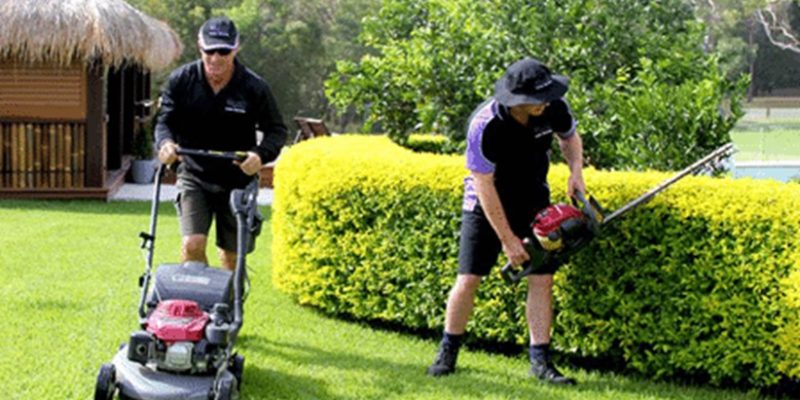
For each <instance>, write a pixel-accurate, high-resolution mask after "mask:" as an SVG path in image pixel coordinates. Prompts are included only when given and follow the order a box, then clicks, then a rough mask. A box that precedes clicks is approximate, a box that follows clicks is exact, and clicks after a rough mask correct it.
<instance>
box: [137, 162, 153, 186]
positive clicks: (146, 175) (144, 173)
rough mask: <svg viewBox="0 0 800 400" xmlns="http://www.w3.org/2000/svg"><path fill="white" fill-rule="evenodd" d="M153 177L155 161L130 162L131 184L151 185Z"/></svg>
mask: <svg viewBox="0 0 800 400" xmlns="http://www.w3.org/2000/svg"><path fill="white" fill-rule="evenodd" d="M155 176H156V163H155V160H133V161H132V162H131V180H133V183H140V184H145V183H153V179H154V178H155Z"/></svg>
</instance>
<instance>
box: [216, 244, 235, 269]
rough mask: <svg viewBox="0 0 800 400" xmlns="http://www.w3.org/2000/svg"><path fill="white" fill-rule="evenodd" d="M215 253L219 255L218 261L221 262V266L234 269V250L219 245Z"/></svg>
mask: <svg viewBox="0 0 800 400" xmlns="http://www.w3.org/2000/svg"><path fill="white" fill-rule="evenodd" d="M217 254H218V255H219V261H220V263H222V266H223V267H225V268H227V269H229V270H234V269H236V252H235V251H228V250H225V249H223V248H221V247H218V248H217Z"/></svg>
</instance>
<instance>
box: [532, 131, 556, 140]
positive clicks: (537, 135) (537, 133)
mask: <svg viewBox="0 0 800 400" xmlns="http://www.w3.org/2000/svg"><path fill="white" fill-rule="evenodd" d="M551 133H553V130H552V129H545V130H543V131H541V132H536V134H535V135H533V137H534V138H535V139H538V138H540V137H542V136H546V135H549V134H551Z"/></svg>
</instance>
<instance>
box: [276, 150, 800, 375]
mask: <svg viewBox="0 0 800 400" xmlns="http://www.w3.org/2000/svg"><path fill="white" fill-rule="evenodd" d="M463 165H464V160H463V158H462V157H461V156H441V155H431V154H416V153H413V152H411V151H409V150H407V149H403V148H401V147H399V146H397V145H395V144H393V143H392V142H391V141H389V139H387V138H385V137H374V136H339V137H334V138H321V139H314V140H311V141H307V142H304V143H301V144H299V145H296V146H293V147H292V148H291V149H290V150H289V151H288V152H286V153H285V154H283V155H282V156H281V161H280V162H279V163H278V166H277V169H276V182H275V187H276V191H275V203H274V211H273V225H272V229H273V233H274V248H273V257H274V259H273V265H274V269H273V274H274V275H273V280H274V282H275V284H276V285H277V286H278V287H279V288H281V289H282V290H283V291H285V292H287V293H290V294H291V295H292V296H294V297H295V298H296V299H297V300H298V301H299V302H300V303H303V304H309V305H313V306H315V307H318V308H320V309H322V310H324V311H326V312H329V313H332V314H338V315H347V316H351V317H356V318H361V319H368V320H384V321H390V322H392V323H397V324H402V325H404V326H408V327H410V328H422V329H440V328H441V326H442V322H443V317H444V307H445V300H446V298H447V294H448V291H449V289H450V287H451V285H452V283H453V280H454V277H455V270H456V268H457V254H458V241H457V238H458V226H459V220H460V206H461V195H462V180H463V178H464V177H465V176H466V174H467V172H466V170H465V169H464V167H463ZM668 176H669V174H663V173H623V172H598V171H594V170H587V171H586V172H585V178H586V182H587V186H588V188H589V190H590V192H591V193H592V194H593V195H594V196H595V197H596V198H598V199H599V200H600V202H601V203H602V204H603V205H605V206H606V208H608V209H610V210H611V209H614V208H616V207H619V206H621V205H622V204H624V203H625V202H627V201H629V200H631V199H633V198H635V197H637V196H638V195H640V194H641V193H643V192H645V191H646V190H647V189H649V188H650V187H652V186H654V185H655V184H657V183H659V182H660V181H662V180H663V179H665V178H666V177H668ZM549 180H550V183H551V189H552V192H553V194H554V199H553V200H554V201H564V200H565V199H564V198H563V193H564V191H565V184H566V180H567V171H566V169H565V168H564V167H563V166H554V167H553V168H552V169H551V172H550V176H549ZM798 234H800V185H796V184H780V183H777V182H767V181H753V180H729V179H711V178H704V177H698V178H695V177H691V178H687V179H685V180H683V181H681V182H680V183H679V184H677V185H676V186H674V187H672V188H670V189H668V190H667V191H666V192H664V193H662V194H660V195H659V196H657V197H656V198H655V199H654V200H653V201H651V202H650V203H649V204H647V205H646V206H643V207H642V208H640V209H638V210H636V211H634V212H632V213H631V214H628V215H626V216H625V217H623V218H622V219H620V220H618V221H616V222H615V223H613V224H611V225H610V226H608V227H606V229H605V232H604V234H603V236H602V237H600V238H598V239H596V240H595V241H593V242H592V244H591V245H590V246H589V247H587V248H586V249H584V250H583V251H581V252H580V253H579V254H578V255H577V256H576V257H575V258H574V259H573V262H572V263H570V265H566V266H564V267H562V269H561V270H560V271H559V273H558V274H557V275H556V288H555V294H554V296H555V302H556V308H557V317H556V323H555V326H554V339H553V340H554V341H555V344H556V346H558V347H559V348H561V349H562V350H564V351H570V352H575V353H577V354H581V355H586V356H596V357H605V358H611V359H615V360H618V361H619V362H624V363H625V365H626V366H627V367H628V368H629V369H632V370H636V371H639V372H642V373H644V374H647V375H650V376H657V377H658V376H675V375H682V374H692V375H695V376H701V377H703V376H704V377H708V378H709V379H710V380H711V381H712V382H715V383H718V384H724V383H728V382H749V383H750V384H752V385H755V386H759V387H764V386H769V385H772V384H775V383H776V382H778V380H779V379H781V377H782V376H789V377H791V378H793V379H796V378H798V377H800V361H798V360H800V340H798V334H800V326H798V323H800V239H798ZM503 261H504V260H503V259H502V257H501V258H500V259H499V260H498V265H499V264H500V263H501V262H503ZM524 296H525V295H524V285H522V284H520V285H518V286H509V285H506V284H505V283H503V282H502V280H501V279H500V278H499V276H498V274H497V272H496V271H495V274H493V275H491V276H490V277H489V278H487V279H486V280H485V282H484V284H483V285H482V287H481V290H480V291H479V294H478V299H477V302H476V308H475V311H474V314H473V318H472V321H471V322H470V325H469V327H468V329H469V331H470V336H471V337H472V338H480V339H482V340H489V341H497V342H517V343H525V342H526V340H527V339H526V329H525V325H524Z"/></svg>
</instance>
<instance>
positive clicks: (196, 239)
mask: <svg viewBox="0 0 800 400" xmlns="http://www.w3.org/2000/svg"><path fill="white" fill-rule="evenodd" d="M206 243H207V238H206V236H205V235H188V236H184V237H183V253H184V256H185V257H186V259H187V260H194V261H203V260H205V258H206Z"/></svg>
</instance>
